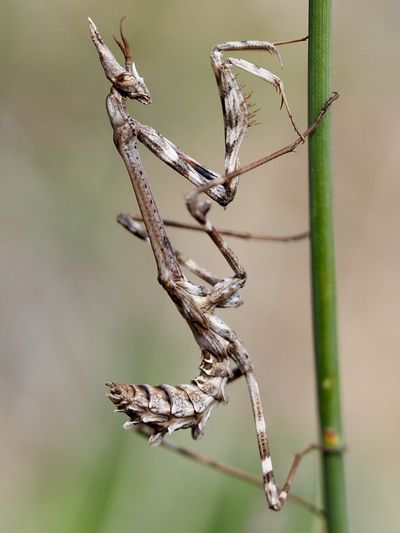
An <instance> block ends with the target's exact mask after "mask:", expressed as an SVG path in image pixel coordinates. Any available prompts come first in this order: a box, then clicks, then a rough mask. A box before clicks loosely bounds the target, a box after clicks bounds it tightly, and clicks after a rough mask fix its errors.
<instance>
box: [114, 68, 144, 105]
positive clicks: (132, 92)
mask: <svg viewBox="0 0 400 533" xmlns="http://www.w3.org/2000/svg"><path fill="white" fill-rule="evenodd" d="M113 85H114V87H115V88H116V89H117V90H118V91H121V93H123V95H124V96H127V97H128V98H130V99H131V100H138V101H139V102H141V103H142V104H146V105H147V104H150V103H151V95H150V92H149V90H148V89H147V87H146V85H145V84H144V82H143V80H142V78H139V77H136V76H135V75H133V74H131V73H130V72H128V71H125V72H123V73H122V74H120V75H119V76H118V77H117V78H116V79H115V80H114V81H113Z"/></svg>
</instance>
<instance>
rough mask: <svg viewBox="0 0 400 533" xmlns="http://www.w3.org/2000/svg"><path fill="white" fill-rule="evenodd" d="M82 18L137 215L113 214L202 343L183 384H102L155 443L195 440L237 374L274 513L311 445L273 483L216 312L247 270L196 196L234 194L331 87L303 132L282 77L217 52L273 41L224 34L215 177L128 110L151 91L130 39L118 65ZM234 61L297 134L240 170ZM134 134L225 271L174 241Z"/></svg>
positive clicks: (256, 399) (238, 351)
mask: <svg viewBox="0 0 400 533" xmlns="http://www.w3.org/2000/svg"><path fill="white" fill-rule="evenodd" d="M89 23H90V33H91V37H92V40H93V42H94V44H95V46H96V49H97V51H98V53H99V57H100V61H101V63H102V66H103V69H104V72H105V75H106V77H107V78H108V79H109V81H110V82H111V84H112V87H111V91H110V93H109V95H108V96H107V113H108V116H109V119H110V122H111V125H112V128H113V132H114V143H115V146H116V148H117V150H118V152H119V153H120V155H121V157H122V159H123V161H124V163H125V166H126V168H127V171H128V173H129V176H130V178H131V182H132V185H133V189H134V192H135V195H136V198H137V202H138V205H139V209H140V212H141V220H138V219H135V218H134V217H132V216H130V215H120V216H119V218H118V221H119V222H120V223H121V224H122V225H123V226H124V227H125V228H126V229H128V231H130V232H131V233H133V234H134V235H136V236H137V237H139V238H141V239H143V240H145V241H147V242H149V244H150V245H151V247H152V251H153V255H154V258H155V261H156V264H157V270H158V281H159V282H160V284H161V285H162V286H163V288H164V289H165V290H166V291H167V293H168V294H169V296H170V298H171V299H172V300H173V302H174V304H175V306H176V308H177V309H178V311H179V313H180V314H181V315H182V317H183V318H184V319H185V320H186V322H187V323H188V325H189V327H190V329H191V331H192V333H193V335H194V338H195V340H196V342H197V344H198V345H199V348H200V350H201V364H200V367H199V368H200V374H199V375H198V376H197V377H196V378H195V379H193V380H192V381H191V383H190V384H180V385H176V386H171V385H165V384H164V385H159V386H157V387H154V386H151V385H146V384H144V385H122V384H118V383H110V384H108V387H109V389H110V391H109V397H110V399H111V401H112V402H113V403H114V404H115V405H116V410H117V411H120V412H124V413H126V414H127V415H128V417H129V421H128V422H126V423H125V424H124V427H125V428H126V429H131V428H139V429H140V428H142V429H143V430H144V431H146V432H147V434H150V438H149V442H150V444H152V445H157V444H160V443H161V442H162V440H163V438H164V436H165V435H166V434H170V433H172V432H174V431H176V430H178V429H189V428H190V429H191V432H192V436H193V438H194V439H198V438H199V437H200V436H202V435H203V433H204V428H205V425H206V423H207V421H208V419H209V417H210V415H211V413H212V411H213V410H214V409H215V407H217V406H218V405H220V404H223V403H225V402H226V395H225V386H226V384H227V383H228V382H229V381H232V380H233V379H236V378H237V377H240V376H241V375H244V377H245V379H246V382H247V386H248V390H249V394H250V399H251V405H252V409H253V415H254V420H255V425H256V434H257V441H258V447H259V453H260V458H261V463H262V473H263V485H264V491H265V495H266V498H267V502H268V505H269V507H270V508H271V509H273V510H275V511H279V510H280V509H281V508H282V507H283V505H284V503H285V501H286V498H287V495H288V492H289V489H290V486H291V484H292V481H293V477H294V475H295V471H296V469H297V466H298V463H299V461H300V459H301V457H302V456H303V455H304V453H306V452H307V451H309V450H310V449H313V448H315V446H311V447H309V448H307V449H306V450H304V451H303V452H301V453H300V454H297V455H296V456H295V459H294V461H293V464H292V467H291V469H290V471H289V474H288V476H287V479H286V481H285V483H284V485H283V488H282V490H278V488H277V485H276V482H275V476H274V471H273V468H272V461H271V456H270V451H269V442H268V437H267V432H266V425H265V419H264V414H263V408H262V404H261V400H260V393H259V388H258V383H257V380H256V378H255V374H254V367H253V363H252V361H251V359H250V356H249V354H248V352H247V351H246V349H245V347H244V345H243V343H242V342H241V340H240V339H239V337H238V336H237V334H236V333H235V332H234V331H233V330H232V329H230V328H229V326H228V325H227V324H225V323H224V322H223V321H222V320H221V319H220V318H219V317H218V316H216V314H215V310H216V308H227V307H237V306H238V305H240V304H241V299H240V296H239V291H240V289H241V288H242V287H243V285H244V283H245V281H246V272H245V270H244V268H243V266H242V265H241V264H240V262H239V260H238V258H237V257H236V255H235V253H234V252H233V251H232V250H231V248H230V247H229V246H228V244H227V242H226V241H225V239H224V238H223V236H222V234H221V233H220V232H219V231H218V230H217V229H216V228H215V227H214V226H213V224H212V223H211V221H210V219H209V218H208V211H209V209H210V207H211V203H210V202H209V201H208V200H201V199H200V195H201V193H206V194H207V195H208V196H209V197H210V198H212V199H213V200H215V201H216V202H218V203H219V204H220V205H222V206H226V205H228V204H229V203H230V202H231V201H232V200H233V198H234V196H235V193H236V189H237V182H238V176H239V175H241V174H243V173H244V172H247V171H249V170H251V169H252V168H255V167H256V166H259V165H261V164H264V163H266V162H268V161H270V160H272V159H275V158H277V157H280V156H281V155H283V154H285V153H289V152H291V151H293V150H294V149H295V148H296V146H298V145H299V144H301V143H303V142H304V139H305V138H306V137H307V136H308V135H309V134H310V133H311V132H312V131H313V130H314V129H315V128H316V127H317V125H318V123H319V122H320V120H321V119H322V117H323V115H324V114H325V112H326V110H327V109H328V107H329V105H330V104H331V102H332V101H333V100H334V99H335V98H336V97H337V95H333V96H332V97H331V98H330V99H329V100H328V102H327V103H326V104H325V106H324V108H323V109H322V110H321V112H320V114H319V116H318V117H317V118H316V120H315V121H314V123H313V124H312V125H311V126H310V128H308V129H307V130H306V131H305V132H303V133H302V134H301V133H300V132H299V131H298V129H297V127H296V125H295V123H294V121H293V116H292V114H291V111H290V109H289V106H288V103H287V99H286V95H285V91H284V87H283V84H282V82H281V80H280V79H279V78H278V77H277V76H275V75H274V74H272V73H271V72H269V71H267V70H266V69H263V68H261V67H257V66H255V65H254V64H252V63H249V62H247V61H244V60H242V59H236V58H227V59H224V57H223V55H222V53H223V52H225V51H229V50H248V49H252V50H265V51H267V52H269V53H271V54H274V55H276V56H277V57H278V58H279V60H280V61H281V59H280V54H279V51H278V49H277V48H276V45H274V44H272V43H268V42H265V41H232V42H228V43H224V44H221V45H218V46H216V47H215V48H214V50H213V52H212V54H211V62H212V67H213V70H214V74H215V78H216V81H217V85H218V89H219V94H220V99H221V105H222V111H223V116H224V126H225V146H226V150H225V174H224V175H223V176H221V175H219V174H217V173H216V172H214V171H212V170H209V169H207V168H206V167H204V166H202V165H201V164H200V163H198V162H197V161H196V160H194V159H193V158H191V157H189V156H188V155H186V154H185V153H184V152H182V151H181V150H180V149H179V148H178V147H177V146H175V145H174V144H173V143H172V142H171V141H169V140H168V139H166V138H165V137H164V136H163V135H161V134H160V133H158V132H157V131H155V130H154V129H153V128H151V127H150V126H147V125H143V124H140V123H139V122H138V121H137V120H135V119H134V118H133V117H132V116H131V115H130V114H129V113H128V111H127V109H126V99H127V98H129V99H132V100H137V101H139V102H141V103H143V104H149V103H150V102H151V96H150V92H149V90H148V89H147V87H146V85H145V83H144V81H143V78H141V77H140V76H139V73H138V72H137V70H136V67H135V64H134V63H133V61H132V51H131V47H130V45H129V43H128V41H127V40H126V38H125V36H124V34H123V31H122V26H121V28H120V30H121V31H120V35H121V37H120V39H117V38H115V37H114V39H115V40H116V42H117V44H118V45H119V47H120V49H121V51H122V52H123V55H124V58H125V65H124V66H121V65H119V63H118V62H117V61H116V59H115V58H114V56H113V54H112V53H111V51H110V50H109V49H108V47H107V46H106V45H105V43H104V41H103V39H102V37H101V35H100V34H99V32H98V30H97V28H96V26H95V25H94V23H93V22H92V21H91V20H90V19H89ZM121 23H122V21H121ZM300 40H304V39H300ZM287 42H289V41H287ZM292 42H296V41H292ZM278 44H286V42H284V43H278ZM232 67H237V68H240V69H243V70H245V71H247V72H250V73H251V74H254V75H256V76H258V77H260V78H261V79H263V80H265V81H267V82H268V83H270V84H272V85H273V86H274V87H275V88H276V89H277V91H278V92H279V94H280V95H281V104H282V105H283V106H284V107H285V108H286V111H287V114H288V116H289V118H290V121H291V123H292V125H293V127H294V129H295V131H296V132H297V134H298V137H297V139H296V140H295V141H294V142H293V143H291V144H290V145H288V146H286V147H285V148H283V149H281V150H279V151H278V152H275V153H274V154H271V155H270V156H266V157H264V158H262V159H260V160H258V161H256V162H254V163H252V164H250V165H247V166H246V167H242V168H240V167H239V159H238V153H239V148H240V145H241V143H242V140H243V138H244V135H245V133H246V130H247V127H248V126H249V123H250V122H251V119H252V116H251V113H250V111H249V106H248V103H247V100H246V97H245V96H244V95H243V94H242V91H241V89H240V87H239V85H238V83H237V81H236V78H235V76H234V74H233V72H232ZM137 141H139V142H141V143H142V144H144V145H145V146H146V147H147V148H149V149H150V150H151V151H152V152H153V153H154V154H155V155H156V156H157V157H158V158H159V159H161V160H162V161H164V162H165V163H166V164H168V165H169V166H171V167H172V168H173V169H174V170H175V171H177V172H178V173H179V174H181V175H183V176H184V177H185V178H187V179H188V180H189V181H191V182H192V183H193V184H194V185H195V186H196V189H195V190H194V191H193V192H192V193H191V194H189V195H188V196H187V198H186V204H187V207H188V209H189V212H190V213H191V215H192V216H193V218H194V219H195V220H196V222H197V223H198V224H199V227H200V228H201V229H202V230H203V231H204V232H205V233H207V234H208V236H209V237H210V239H211V240H212V241H213V242H214V244H215V245H216V247H217V248H218V250H219V251H220V253H221V254H222V255H223V257H224V258H225V260H226V261H227V263H228V265H229V266H230V268H231V269H232V271H233V274H232V275H231V276H227V277H224V278H220V277H218V276H216V275H215V274H213V273H211V272H209V271H208V270H207V269H205V268H204V267H202V266H200V265H199V264H198V263H197V262H195V261H193V260H191V259H187V258H185V257H184V256H183V255H182V254H180V253H179V252H177V251H176V250H174V249H173V247H172V245H171V243H170V240H169V237H168V235H167V232H166V229H165V224H164V222H163V220H162V218H161V216H160V214H159V211H158V209H157V206H156V203H155V200H154V197H153V195H152V192H151V189H150V186H149V183H148V180H147V177H146V174H145V170H144V168H143V165H142V163H141V160H140V156H139V153H138V150H137ZM183 269H186V270H188V271H189V272H191V273H193V274H195V275H196V276H197V277H198V278H200V279H201V280H203V281H204V282H205V283H206V284H207V286H203V285H197V284H195V283H193V282H191V281H189V280H188V279H187V277H186V276H185V275H184V273H183Z"/></svg>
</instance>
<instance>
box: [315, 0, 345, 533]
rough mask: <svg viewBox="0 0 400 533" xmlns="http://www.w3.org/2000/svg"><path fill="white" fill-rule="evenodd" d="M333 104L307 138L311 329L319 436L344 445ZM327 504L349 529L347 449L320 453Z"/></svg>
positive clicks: (320, 9)
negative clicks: (338, 325) (336, 279)
mask: <svg viewBox="0 0 400 533" xmlns="http://www.w3.org/2000/svg"><path fill="white" fill-rule="evenodd" d="M331 30H332V6H331V0H310V3H309V54H308V65H309V70H308V113H309V123H311V121H312V120H313V117H314V116H315V114H316V113H317V112H318V110H319V109H320V107H321V105H322V104H323V103H324V101H325V100H326V99H327V97H328V95H329V94H330V90H331V88H330V78H331V32H332V31H331ZM330 114H331V111H330V110H329V111H328V113H327V114H326V116H325V117H324V119H323V120H322V121H321V124H320V125H319V127H318V128H317V129H316V130H315V131H314V132H313V133H312V135H310V139H309V187H310V231H311V270H312V273H311V274H312V301H313V333H314V352H315V364H316V379H317V389H318V411H319V421H320V439H321V443H322V445H324V446H330V447H332V448H336V449H338V450H340V449H343V436H342V424H341V408H340V388H339V364H338V348H337V327H336V289H335V254H334V240H333V213H332V165H331V125H330ZM322 467H323V468H322V473H323V492H324V508H325V510H326V515H327V528H328V532H329V533H345V532H346V531H347V512H346V495H345V494H346V491H345V477H344V463H343V454H342V453H340V452H338V453H329V452H328V451H325V452H323V453H322Z"/></svg>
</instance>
